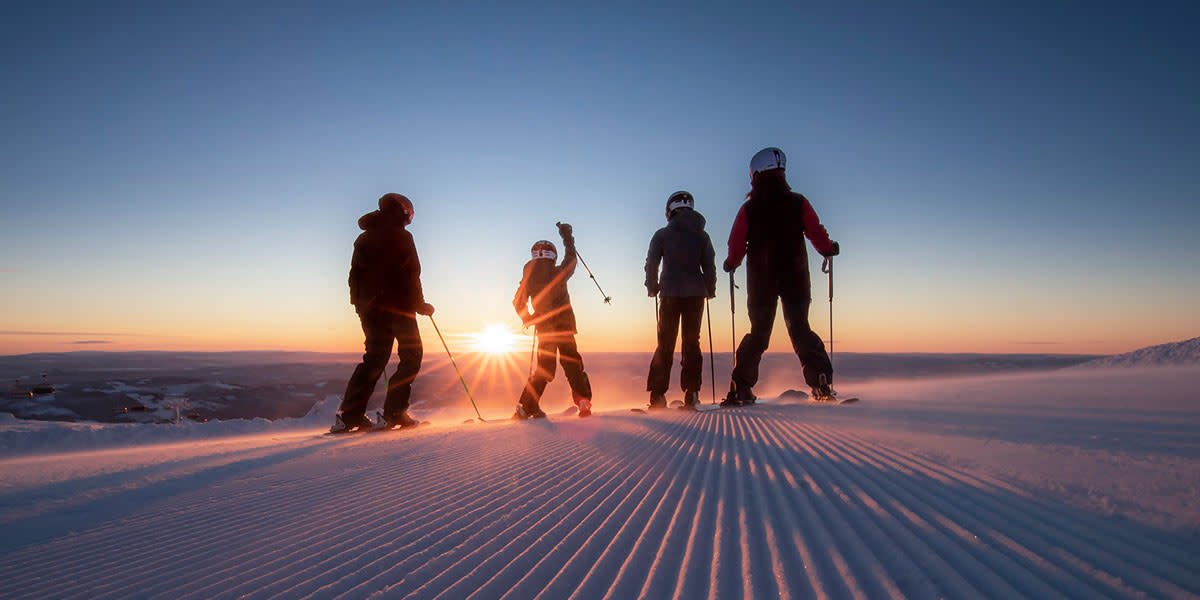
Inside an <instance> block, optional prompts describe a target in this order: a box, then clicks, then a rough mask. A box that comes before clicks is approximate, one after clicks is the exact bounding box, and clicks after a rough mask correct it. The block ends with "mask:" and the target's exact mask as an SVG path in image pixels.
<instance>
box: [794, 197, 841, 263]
mask: <svg viewBox="0 0 1200 600" xmlns="http://www.w3.org/2000/svg"><path fill="white" fill-rule="evenodd" d="M800 214H801V216H802V217H803V218H804V235H805V237H807V238H808V241H810V242H812V245H813V248H816V249H817V252H820V253H821V255H822V256H824V255H826V254H828V253H830V252H832V251H833V242H832V241H830V239H829V232H828V231H825V226H824V225H822V224H821V219H820V218H819V217H817V211H815V210H813V207H812V204H810V203H809V202H808V198H805V199H804V205H803V206H802V207H801V208H800Z"/></svg>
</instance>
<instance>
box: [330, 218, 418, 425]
mask: <svg viewBox="0 0 1200 600" xmlns="http://www.w3.org/2000/svg"><path fill="white" fill-rule="evenodd" d="M413 214H414V211H413V205H412V202H411V201H409V199H408V198H406V197H404V196H402V195H400V194H384V195H383V196H382V197H380V198H379V210H376V211H372V212H369V213H367V214H365V215H363V216H362V217H361V218H359V220H358V226H359V228H361V229H362V230H363V232H362V233H361V234H359V236H358V239H356V240H354V255H353V257H352V258H351V259H350V278H349V283H350V303H351V304H353V305H354V310H355V311H356V312H357V313H358V319H359V321H361V323H362V330H363V336H364V337H365V341H364V342H363V346H364V347H365V352H363V357H362V362H360V363H359V364H358V366H357V367H355V369H354V373H353V374H352V375H351V376H350V381H348V382H347V383H346V393H345V394H344V395H343V396H342V404H341V406H340V407H339V409H338V414H337V418H336V420H335V421H334V424H333V427H331V428H330V430H329V431H330V432H331V433H346V432H350V431H359V430H365V429H371V428H372V427H374V428H392V427H411V426H413V425H416V424H417V421H416V420H414V419H413V418H412V416H410V415H409V414H408V403H409V397H410V396H411V395H412V382H413V380H414V379H415V378H416V376H417V372H418V371H420V369H421V357H422V352H423V350H422V347H421V334H420V332H418V331H417V317H416V315H418V314H421V315H425V316H432V315H433V305H431V304H429V303H427V302H425V295H424V293H423V292H422V290H421V262H420V260H418V258H417V248H416V245H415V244H414V243H413V238H412V234H410V233H409V232H408V230H407V229H405V228H406V227H407V226H408V224H410V223H412V219H413ZM393 341H394V342H395V343H396V355H397V358H398V359H399V360H398V364H397V365H396V372H395V373H394V374H392V376H391V378H390V379H389V380H388V385H387V396H386V397H385V398H384V402H383V409H382V410H381V411H380V412H379V418H378V420H377V421H376V422H375V423H372V422H371V421H370V419H368V418H367V416H366V411H367V402H368V401H369V400H370V399H371V394H372V393H373V392H374V391H375V384H376V382H378V381H379V377H380V376H381V375H383V372H384V368H385V367H386V366H387V362H388V355H389V354H391V351H392V343H393Z"/></svg>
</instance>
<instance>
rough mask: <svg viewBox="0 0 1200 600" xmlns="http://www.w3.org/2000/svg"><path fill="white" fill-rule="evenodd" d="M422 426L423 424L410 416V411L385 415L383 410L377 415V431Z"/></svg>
mask: <svg viewBox="0 0 1200 600" xmlns="http://www.w3.org/2000/svg"><path fill="white" fill-rule="evenodd" d="M420 424H421V422H420V421H418V420H416V419H414V418H412V415H410V414H408V411H402V412H398V413H393V414H391V415H386V414H384V412H383V411H382V410H381V411H379V412H377V413H375V429H376V430H378V431H384V430H389V429H403V428H405V427H416V426H417V425H420Z"/></svg>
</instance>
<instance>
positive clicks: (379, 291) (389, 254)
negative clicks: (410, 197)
mask: <svg viewBox="0 0 1200 600" xmlns="http://www.w3.org/2000/svg"><path fill="white" fill-rule="evenodd" d="M405 221H406V217H405V216H404V215H403V214H392V213H385V212H381V211H378V210H376V211H372V212H369V213H367V214H365V215H363V216H362V217H360V218H359V219H358V227H359V228H360V229H362V230H363V232H362V233H361V234H359V236H358V239H356V240H354V256H353V257H352V258H351V259H350V278H349V284H350V304H353V305H354V308H355V309H356V310H358V311H359V312H362V311H363V310H365V309H383V310H388V311H394V312H402V313H409V314H414V313H415V312H416V310H417V309H418V308H420V307H421V306H423V305H424V304H425V294H424V292H423V291H422V290H421V261H420V260H419V259H418V258H417V247H416V245H415V244H414V243H413V238H412V234H410V233H409V232H408V230H407V229H405Z"/></svg>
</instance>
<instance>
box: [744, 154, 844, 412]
mask: <svg viewBox="0 0 1200 600" xmlns="http://www.w3.org/2000/svg"><path fill="white" fill-rule="evenodd" d="M786 165H787V157H785V156H784V154H783V151H782V150H780V149H778V148H765V149H763V150H761V151H759V152H758V153H757V154H755V155H754V158H753V159H751V161H750V193H749V194H748V195H747V200H746V203H745V204H743V205H742V208H741V210H740V211H738V215H737V218H736V219H735V220H734V223H733V228H732V230H731V231H730V232H729V256H728V258H726V259H725V264H724V269H725V272H727V273H732V272H733V271H734V270H735V269H737V268H738V266H740V265H741V264H742V259H743V258H746V262H747V264H746V271H747V275H746V288H747V289H746V311H747V313H748V314H749V316H750V333H748V334H746V336H745V337H743V338H742V342H741V343H740V344H739V345H738V348H737V355H736V360H737V364H736V365H735V366H734V369H733V376H732V379H733V386H734V392H735V393H734V394H732V395H731V396H730V397H729V398H727V399H726V401H725V402H723V403H722V404H726V405H728V404H735V405H736V404H753V403H754V400H755V397H754V394H753V392H752V391H751V388H752V387H754V385H755V384H756V383H758V366H759V362H760V361H761V359H762V355H763V352H766V350H767V343H768V342H769V341H770V339H771V327H772V325H773V324H774V321H775V305H776V303H777V302H779V303H781V304H782V305H783V318H784V322H785V323H786V324H787V330H788V336H789V337H790V338H791V340H792V348H793V349H794V350H795V351H796V356H798V357H799V358H800V364H801V367H802V369H803V371H804V381H805V382H806V383H807V384H808V386H809V387H810V388H812V395H813V398H814V399H816V400H832V399H833V397H834V395H835V392H834V391H833V389H832V388H831V387H830V385H831V384H832V383H833V366H832V365H831V364H830V361H829V355H828V354H826V352H825V344H824V343H822V342H821V338H820V336H818V335H817V334H816V332H814V331H813V330H812V327H811V326H810V325H809V323H808V308H809V305H810V304H812V291H811V283H810V280H809V273H808V254H807V251H806V249H805V243H804V238H805V237H807V238H808V240H809V241H810V242H812V245H813V247H814V248H816V250H817V252H820V253H821V255H822V256H837V254H838V253H839V251H840V248H839V247H838V243H837V242H834V241H830V239H829V234H828V233H827V232H826V231H825V227H824V226H823V225H821V220H820V219H819V218H818V217H817V213H816V211H814V210H813V207H812V204H810V203H809V202H808V199H807V198H805V197H804V196H802V195H800V194H797V193H796V192H793V191H792V189H791V187H789V186H788V183H787V178H786V177H785V173H784V170H785V168H786Z"/></svg>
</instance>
